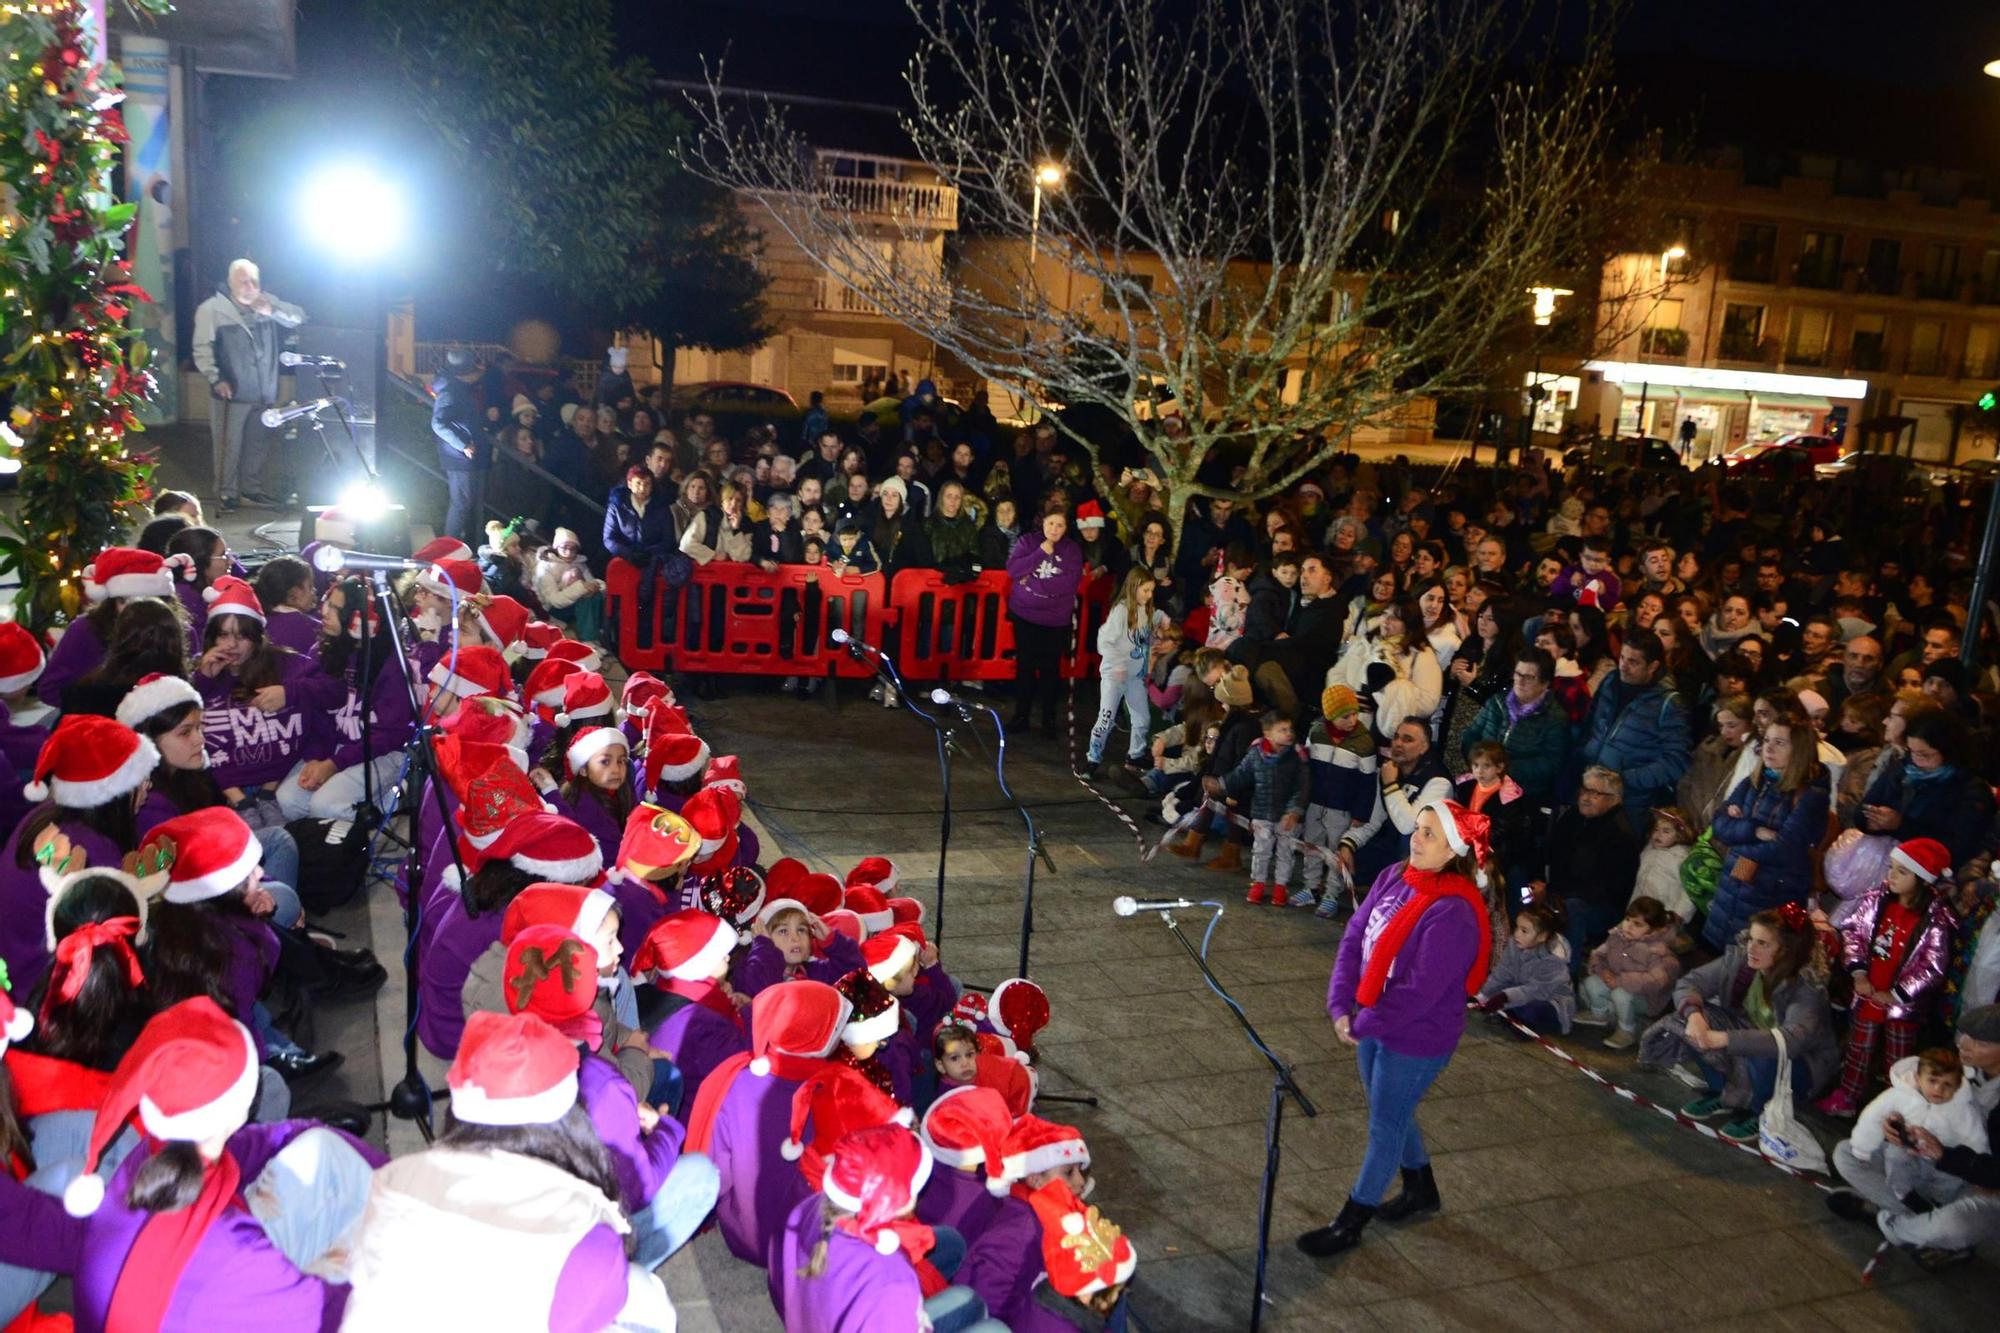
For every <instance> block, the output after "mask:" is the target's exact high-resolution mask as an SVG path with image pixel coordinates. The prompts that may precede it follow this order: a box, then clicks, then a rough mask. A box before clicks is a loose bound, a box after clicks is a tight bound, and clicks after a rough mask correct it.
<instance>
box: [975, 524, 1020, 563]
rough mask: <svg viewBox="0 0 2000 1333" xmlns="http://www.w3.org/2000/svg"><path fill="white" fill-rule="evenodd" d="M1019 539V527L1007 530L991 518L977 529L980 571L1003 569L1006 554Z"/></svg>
mask: <svg viewBox="0 0 2000 1333" xmlns="http://www.w3.org/2000/svg"><path fill="white" fill-rule="evenodd" d="M1020 539H1021V533H1020V530H1019V529H1016V530H1015V531H1013V532H1007V531H1005V530H1004V529H1002V528H1000V527H999V526H998V525H996V524H995V523H994V522H993V521H992V520H991V519H988V520H987V523H986V526H985V527H983V528H981V529H980V530H979V568H980V571H981V572H982V573H984V572H985V571H987V570H989V569H1005V568H1006V567H1007V556H1008V554H1009V553H1010V552H1012V551H1013V549H1014V543H1015V542H1017V541H1019V540H1020Z"/></svg>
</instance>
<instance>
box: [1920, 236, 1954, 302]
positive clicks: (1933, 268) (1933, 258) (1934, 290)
mask: <svg viewBox="0 0 2000 1333" xmlns="http://www.w3.org/2000/svg"><path fill="white" fill-rule="evenodd" d="M1917 295H1918V296H1924V297H1929V298H1930V299H1932V300H1934V301H1949V300H1952V299H1954V298H1956V297H1957V295H1958V247H1957V246H1955V245H1927V246H1925V247H1924V271H1923V276H1922V277H1921V278H1919V279H1918V281H1917Z"/></svg>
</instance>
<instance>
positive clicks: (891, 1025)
mask: <svg viewBox="0 0 2000 1333" xmlns="http://www.w3.org/2000/svg"><path fill="white" fill-rule="evenodd" d="M833 985H834V989H835V990H838V991H839V992H840V994H841V998H843V999H845V1000H846V1001H847V1003H848V1005H849V1007H850V1009H851V1010H852V1012H851V1013H849V1014H848V1016H847V1022H846V1024H845V1025H843V1026H842V1027H841V1029H840V1040H841V1042H842V1043H843V1044H845V1045H848V1046H861V1045H865V1044H867V1043H868V1042H884V1041H887V1040H889V1038H891V1037H893V1036H895V1035H896V1032H897V1030H898V1029H900V1028H901V1027H902V1026H903V1007H902V1005H900V1004H898V1003H897V1002H896V997H895V996H893V995H891V994H890V993H889V988H888V987H887V986H884V985H883V984H882V983H881V982H879V981H877V980H876V979H875V978H874V977H872V976H870V975H869V974H868V972H867V970H866V969H864V968H858V967H857V968H856V969H854V971H852V972H849V973H848V974H847V975H846V976H844V977H842V978H841V979H840V980H839V981H836V982H834V983H833Z"/></svg>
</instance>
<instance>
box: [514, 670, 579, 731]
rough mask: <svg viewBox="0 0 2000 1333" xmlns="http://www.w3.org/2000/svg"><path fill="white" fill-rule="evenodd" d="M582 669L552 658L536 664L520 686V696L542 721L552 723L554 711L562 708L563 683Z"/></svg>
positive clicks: (554, 715)
mask: <svg viewBox="0 0 2000 1333" xmlns="http://www.w3.org/2000/svg"><path fill="white" fill-rule="evenodd" d="M582 669H583V668H582V667H579V666H578V665H577V664H576V663H574V662H565V661H562V660H561V659H559V658H554V657H551V658H548V659H547V660H545V661H542V662H537V663H536V664H535V666H534V669H533V670H531V671H529V672H528V679H527V680H526V681H524V682H523V683H522V685H521V695H522V697H523V698H524V699H526V700H527V701H528V703H529V704H530V705H531V706H532V707H533V708H534V710H535V712H536V714H537V715H538V716H540V718H541V719H542V721H544V722H553V721H555V717H556V711H557V710H558V709H560V708H561V707H562V702H563V682H564V681H566V680H568V679H569V678H570V677H571V676H573V675H575V674H576V673H577V672H578V671H581V670H582Z"/></svg>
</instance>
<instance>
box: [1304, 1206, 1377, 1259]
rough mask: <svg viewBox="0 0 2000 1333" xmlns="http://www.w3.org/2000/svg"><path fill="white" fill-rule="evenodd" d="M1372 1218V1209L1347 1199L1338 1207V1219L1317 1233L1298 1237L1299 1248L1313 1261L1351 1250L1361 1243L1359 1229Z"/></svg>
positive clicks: (1310, 1232) (1308, 1233) (1312, 1232)
mask: <svg viewBox="0 0 2000 1333" xmlns="http://www.w3.org/2000/svg"><path fill="white" fill-rule="evenodd" d="M1373 1216H1375V1210H1374V1209H1373V1208H1371V1207H1369V1206H1368V1205H1367V1204H1365V1203H1356V1202H1355V1201H1354V1200H1353V1199H1352V1198H1349V1199H1348V1201H1347V1202H1346V1203H1344V1204H1342V1205H1341V1206H1340V1216H1339V1217H1336V1218H1334V1219H1333V1221H1331V1222H1329V1223H1327V1224H1326V1225H1325V1226H1323V1227H1321V1228H1320V1229H1319V1230H1317V1231H1308V1232H1306V1234H1305V1235H1303V1236H1300V1237H1299V1241H1298V1244H1299V1248H1300V1249H1301V1250H1303V1251H1305V1252H1306V1253H1307V1254H1309V1255H1311V1256H1312V1257H1313V1258H1315V1259H1327V1258H1331V1257H1332V1256H1334V1255H1336V1254H1341V1253H1343V1252H1345V1251H1347V1250H1351V1249H1353V1248H1354V1247H1355V1246H1357V1245H1359V1244H1360V1243H1361V1229H1362V1228H1363V1227H1365V1226H1367V1225H1368V1219H1369V1218H1371V1217H1373Z"/></svg>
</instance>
